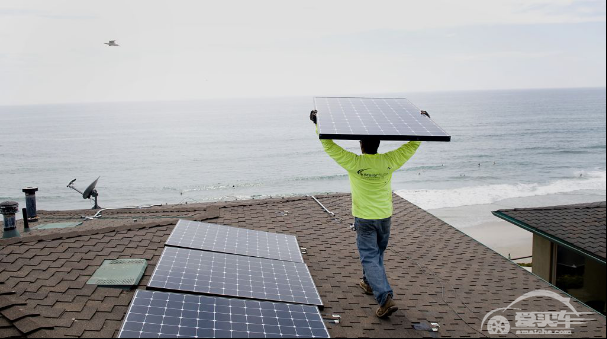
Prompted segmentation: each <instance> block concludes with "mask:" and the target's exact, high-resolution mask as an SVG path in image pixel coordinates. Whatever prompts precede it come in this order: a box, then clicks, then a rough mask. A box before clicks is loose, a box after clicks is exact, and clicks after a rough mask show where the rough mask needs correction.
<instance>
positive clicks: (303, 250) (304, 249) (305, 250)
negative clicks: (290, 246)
mask: <svg viewBox="0 0 607 339" xmlns="http://www.w3.org/2000/svg"><path fill="white" fill-rule="evenodd" d="M300 249H301V254H308V249H307V248H305V247H300Z"/></svg>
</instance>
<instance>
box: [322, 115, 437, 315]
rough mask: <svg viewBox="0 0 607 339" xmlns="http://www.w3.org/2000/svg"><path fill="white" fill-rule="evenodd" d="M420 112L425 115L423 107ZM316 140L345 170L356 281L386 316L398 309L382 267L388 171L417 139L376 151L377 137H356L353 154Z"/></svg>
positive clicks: (411, 150) (389, 207)
mask: <svg viewBox="0 0 607 339" xmlns="http://www.w3.org/2000/svg"><path fill="white" fill-rule="evenodd" d="M422 114H423V115H426V116H428V117H429V115H428V113H427V112H425V111H422ZM316 115H317V111H316V110H314V111H312V112H311V113H310V120H312V122H314V124H316V123H317V117H316ZM320 141H321V143H322V146H323V148H324V150H325V152H327V154H328V155H329V156H330V157H331V158H333V160H335V161H336V162H337V163H338V164H339V165H340V166H341V167H343V168H344V169H345V170H346V171H348V176H349V177H350V187H351V189H352V214H353V215H354V226H355V229H356V232H357V240H356V243H357V245H358V252H359V254H360V261H361V263H362V266H363V279H362V280H361V281H360V283H359V285H360V287H361V288H362V289H363V291H364V292H365V293H366V294H368V295H374V296H375V299H376V300H377V302H378V303H379V305H380V307H379V308H378V309H377V311H376V312H375V314H376V315H377V316H378V317H379V318H387V317H389V316H391V315H392V314H393V313H394V312H396V311H397V310H398V306H396V304H395V303H394V301H393V300H392V297H393V296H394V292H393V291H392V288H391V287H390V283H389V282H388V277H387V275H386V270H385V267H384V251H385V250H386V248H387V247H388V241H389V239H390V225H391V220H392V187H391V182H392V173H393V172H394V171H396V170H397V169H399V168H400V167H402V166H403V165H404V164H405V163H406V162H407V161H408V160H409V159H410V158H411V157H412V156H413V155H414V154H415V152H416V151H417V148H418V147H419V145H420V144H421V142H419V141H411V142H409V143H406V144H404V145H402V146H401V147H399V148H398V149H396V150H394V151H391V152H388V153H384V154H378V153H377V149H378V148H379V144H380V141H379V139H376V138H369V139H364V140H361V141H360V150H361V151H362V155H357V154H354V153H352V152H348V151H346V150H345V149H343V148H342V147H340V146H339V145H337V144H336V143H335V142H333V140H329V139H321V140H320Z"/></svg>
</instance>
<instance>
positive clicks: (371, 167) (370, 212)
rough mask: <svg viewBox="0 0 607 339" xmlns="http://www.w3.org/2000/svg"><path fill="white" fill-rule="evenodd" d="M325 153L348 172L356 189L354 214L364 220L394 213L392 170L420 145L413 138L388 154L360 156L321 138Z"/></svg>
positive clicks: (411, 154)
mask: <svg viewBox="0 0 607 339" xmlns="http://www.w3.org/2000/svg"><path fill="white" fill-rule="evenodd" d="M320 142H321V143H322V146H323V148H324V149H325V152H327V154H328V155H329V156H330V157H331V158H333V160H335V162H337V163H338V164H339V165H340V166H341V167H343V168H344V169H345V170H346V171H348V176H349V177H350V187H351V190H352V215H353V216H355V217H357V218H362V219H374V220H377V219H385V218H388V217H391V216H392V173H394V171H396V170H397V169H399V168H401V167H402V166H403V165H404V164H405V163H406V162H407V161H408V160H409V159H410V158H411V157H412V156H413V154H415V152H416V151H417V149H418V148H419V146H420V144H421V142H420V141H411V142H409V143H406V144H404V145H402V146H401V147H399V148H398V149H395V150H394V151H391V152H388V153H384V154H363V155H357V154H354V153H352V152H348V151H346V150H345V149H343V148H342V147H340V146H339V145H337V144H336V143H335V142H333V140H328V139H321V140H320Z"/></svg>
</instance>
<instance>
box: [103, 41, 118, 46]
mask: <svg viewBox="0 0 607 339" xmlns="http://www.w3.org/2000/svg"><path fill="white" fill-rule="evenodd" d="M104 44H106V45H108V46H110V47H112V46H120V45H118V44H117V43H116V40H110V42H104Z"/></svg>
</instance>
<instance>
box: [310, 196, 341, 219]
mask: <svg viewBox="0 0 607 339" xmlns="http://www.w3.org/2000/svg"><path fill="white" fill-rule="evenodd" d="M308 196H309V197H311V198H312V199H314V201H316V203H317V204H318V205H320V207H322V209H323V210H325V212H327V213H329V214H330V215H331V216H332V217H334V216H335V213H333V212H331V211H329V210H328V209H327V208H326V207H325V205H323V204H322V203H321V202H320V201H318V199H316V197H315V196H313V195H308Z"/></svg>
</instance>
